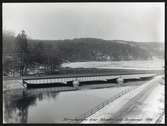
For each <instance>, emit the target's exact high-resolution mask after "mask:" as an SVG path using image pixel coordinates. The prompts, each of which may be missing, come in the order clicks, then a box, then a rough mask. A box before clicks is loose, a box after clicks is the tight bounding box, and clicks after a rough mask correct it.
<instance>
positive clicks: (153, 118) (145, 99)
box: [82, 76, 164, 123]
mask: <svg viewBox="0 0 167 126" xmlns="http://www.w3.org/2000/svg"><path fill="white" fill-rule="evenodd" d="M149 85H151V87H150V86H149ZM120 103H121V104H120ZM161 113H162V114H161ZM163 113H164V80H162V79H161V77H160V76H159V77H156V78H155V79H153V80H151V81H149V82H147V83H146V84H143V85H141V86H139V88H136V89H135V90H134V91H131V92H129V93H127V94H125V95H124V96H122V97H120V98H119V99H117V100H115V101H114V102H112V103H110V104H109V105H106V106H105V107H104V108H102V109H101V110H99V111H98V112H96V113H95V114H93V115H91V116H90V117H88V118H87V119H85V120H84V121H83V122H82V123H156V122H157V119H159V116H160V115H162V119H159V120H163ZM159 123H160V122H159ZM163 123H164V122H163Z"/></svg>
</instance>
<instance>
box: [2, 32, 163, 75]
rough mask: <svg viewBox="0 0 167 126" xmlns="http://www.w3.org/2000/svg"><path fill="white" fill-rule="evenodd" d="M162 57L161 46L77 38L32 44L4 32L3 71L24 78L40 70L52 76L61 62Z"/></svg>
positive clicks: (19, 35) (20, 34)
mask: <svg viewBox="0 0 167 126" xmlns="http://www.w3.org/2000/svg"><path fill="white" fill-rule="evenodd" d="M154 56H156V57H158V58H163V57H164V50H163V44H160V43H146V44H144V43H137V42H129V41H122V40H103V39H97V38H78V39H65V40H34V39H31V38H28V36H27V34H26V32H25V31H24V30H23V31H21V32H20V33H19V34H18V35H16V36H15V35H14V34H13V33H12V32H8V31H7V32H5V31H4V32H3V71H4V72H6V73H8V72H10V71H13V72H18V73H20V75H26V74H27V73H28V70H29V69H38V68H39V67H42V68H43V69H44V71H45V73H54V71H56V70H57V69H60V66H61V64H62V63H64V62H77V61H120V60H149V59H152V58H153V57H154Z"/></svg>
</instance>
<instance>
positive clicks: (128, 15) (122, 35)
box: [3, 3, 165, 42]
mask: <svg viewBox="0 0 167 126" xmlns="http://www.w3.org/2000/svg"><path fill="white" fill-rule="evenodd" d="M164 13H165V12H164V3H3V29H5V30H11V31H13V32H15V33H16V34H17V33H19V32H20V31H21V30H22V29H24V30H25V31H26V33H27V34H28V36H29V37H30V38H32V39H48V40H55V39H71V38H83V37H93V38H102V39H107V40H113V39H114V40H115V39H118V40H132V41H139V42H149V41H159V42H164Z"/></svg>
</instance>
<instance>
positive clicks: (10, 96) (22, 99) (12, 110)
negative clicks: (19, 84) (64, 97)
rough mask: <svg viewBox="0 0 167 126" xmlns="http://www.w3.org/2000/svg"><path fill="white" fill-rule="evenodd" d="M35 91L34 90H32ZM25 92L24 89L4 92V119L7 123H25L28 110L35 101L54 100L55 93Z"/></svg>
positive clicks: (34, 104)
mask: <svg viewBox="0 0 167 126" xmlns="http://www.w3.org/2000/svg"><path fill="white" fill-rule="evenodd" d="M34 91H35V90H34ZM34 91H26V90H24V89H19V90H13V91H6V92H4V119H5V121H6V122H9V123H27V120H28V109H29V107H30V106H36V101H37V100H38V101H42V100H43V99H45V98H55V97H56V95H57V93H49V92H45V93H42V92H40V93H39V92H38V93H35V94H34Z"/></svg>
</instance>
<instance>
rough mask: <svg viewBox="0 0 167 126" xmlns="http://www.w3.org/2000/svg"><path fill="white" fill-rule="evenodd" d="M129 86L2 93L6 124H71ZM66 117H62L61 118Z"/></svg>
mask: <svg viewBox="0 0 167 126" xmlns="http://www.w3.org/2000/svg"><path fill="white" fill-rule="evenodd" d="M126 88H131V87H130V86H124V87H112V88H104V89H94V90H78V91H66V92H58V91H57V90H54V89H53V88H48V89H37V90H36V89H32V90H21V89H19V90H13V91H6V92H4V95H3V96H4V102H3V105H4V106H3V107H4V120H5V121H6V122H7V123H70V122H71V120H70V119H74V118H75V117H77V116H79V115H81V114H82V113H85V112H87V111H88V110H90V109H92V108H93V107H95V106H97V105H98V104H100V103H102V102H104V101H105V100H106V99H108V98H110V97H111V96H113V95H115V94H117V93H119V92H121V90H124V89H126ZM65 118H66V119H69V120H64V119H65Z"/></svg>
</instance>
